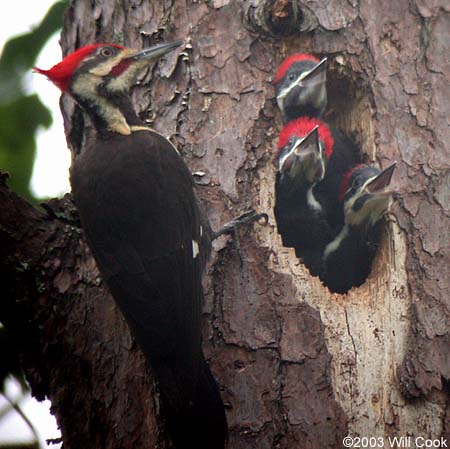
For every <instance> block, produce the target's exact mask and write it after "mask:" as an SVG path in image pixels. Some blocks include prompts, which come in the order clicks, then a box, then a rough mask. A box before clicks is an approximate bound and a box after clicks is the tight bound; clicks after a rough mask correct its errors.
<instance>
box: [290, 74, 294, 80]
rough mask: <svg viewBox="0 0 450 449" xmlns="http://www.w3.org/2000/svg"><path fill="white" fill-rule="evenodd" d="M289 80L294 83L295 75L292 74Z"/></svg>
mask: <svg viewBox="0 0 450 449" xmlns="http://www.w3.org/2000/svg"><path fill="white" fill-rule="evenodd" d="M289 79H290V80H291V81H293V80H294V79H295V75H294V74H293V73H291V74H290V75H289Z"/></svg>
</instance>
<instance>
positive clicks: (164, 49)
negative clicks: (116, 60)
mask: <svg viewBox="0 0 450 449" xmlns="http://www.w3.org/2000/svg"><path fill="white" fill-rule="evenodd" d="M182 43H183V41H175V42H164V43H163V44H158V45H155V46H154V47H150V48H145V49H144V50H141V51H139V52H137V53H135V54H134V55H130V56H129V57H128V58H129V59H133V60H136V61H150V60H152V59H156V58H160V57H161V56H163V55H165V54H166V53H169V52H171V51H172V50H175V48H178V47H179V46H180V45H181V44H182Z"/></svg>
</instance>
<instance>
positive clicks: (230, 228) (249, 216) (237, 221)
mask: <svg viewBox="0 0 450 449" xmlns="http://www.w3.org/2000/svg"><path fill="white" fill-rule="evenodd" d="M261 219H264V224H265V225H266V224H267V223H268V222H269V216H268V215H267V214H266V213H264V212H263V213H257V212H256V211H254V210H249V211H247V212H244V213H243V214H242V215H239V217H236V218H234V219H233V220H231V221H230V222H228V223H226V224H225V225H224V226H222V228H221V229H219V230H218V231H217V232H214V233H213V237H212V239H213V240H216V239H217V238H218V237H220V236H221V235H224V234H233V233H235V232H236V230H237V229H238V228H240V227H241V226H243V225H247V224H250V223H254V222H255V221H259V220H261Z"/></svg>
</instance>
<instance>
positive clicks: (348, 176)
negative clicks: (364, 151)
mask: <svg viewBox="0 0 450 449" xmlns="http://www.w3.org/2000/svg"><path fill="white" fill-rule="evenodd" d="M363 167H365V165H364V164H358V165H355V166H354V167H352V168H350V169H349V170H347V171H346V172H345V174H344V176H343V177H342V181H341V187H340V189H339V197H338V198H339V201H344V196H345V192H347V190H348V188H349V187H350V185H349V184H350V179H352V176H353V174H354V173H355V172H356V171H358V170H359V169H360V168H363Z"/></svg>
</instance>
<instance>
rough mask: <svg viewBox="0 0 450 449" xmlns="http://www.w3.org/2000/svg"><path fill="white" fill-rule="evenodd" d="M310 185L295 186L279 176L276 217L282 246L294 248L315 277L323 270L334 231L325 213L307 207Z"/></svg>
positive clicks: (276, 183) (276, 182) (276, 190)
mask: <svg viewBox="0 0 450 449" xmlns="http://www.w3.org/2000/svg"><path fill="white" fill-rule="evenodd" d="M309 188H311V186H310V185H309V186H307V185H303V186H295V187H292V184H291V183H290V182H289V181H288V180H285V181H282V180H281V175H280V174H279V173H278V174H277V177H276V181H275V207H274V214H275V219H276V221H277V227H278V232H279V233H280V235H281V238H282V241H283V245H284V246H286V247H292V248H294V249H295V253H296V255H297V257H299V258H300V259H302V261H303V262H304V263H305V265H306V266H307V267H308V268H309V270H310V272H311V273H312V274H313V275H318V274H319V273H320V271H321V269H322V253H323V249H324V248H325V245H326V244H327V243H328V242H329V241H330V239H331V236H332V232H331V229H330V227H329V225H328V222H327V219H326V214H325V211H324V210H317V209H314V208H312V207H311V205H309V204H308V200H307V198H308V194H307V192H308V189H309Z"/></svg>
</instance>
